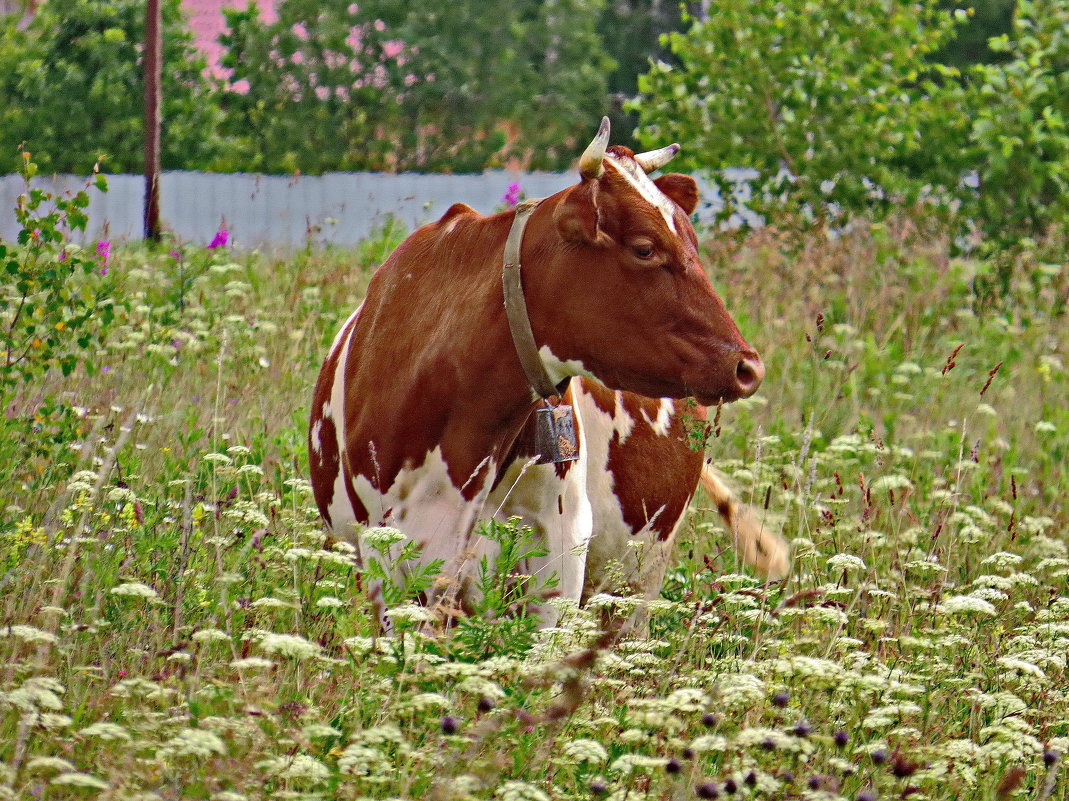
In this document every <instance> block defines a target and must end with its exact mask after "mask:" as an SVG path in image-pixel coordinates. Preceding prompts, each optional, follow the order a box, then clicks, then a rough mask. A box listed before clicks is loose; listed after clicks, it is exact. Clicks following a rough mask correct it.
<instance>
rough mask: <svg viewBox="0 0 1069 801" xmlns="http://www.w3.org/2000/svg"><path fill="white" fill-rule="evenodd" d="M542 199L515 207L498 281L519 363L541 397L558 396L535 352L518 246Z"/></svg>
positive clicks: (540, 359)
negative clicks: (500, 284) (502, 291)
mask: <svg viewBox="0 0 1069 801" xmlns="http://www.w3.org/2000/svg"><path fill="white" fill-rule="evenodd" d="M541 202H542V199H541V198H534V199H531V200H525V201H524V202H523V203H520V204H519V205H518V206H517V207H516V217H515V219H513V221H512V229H511V230H510V231H509V236H508V239H507V240H505V257H504V258H505V264H504V267H503V268H502V270H501V283H502V285H503V286H504V288H505V313H506V314H507V315H508V321H509V331H510V332H511V333H512V342H513V344H514V345H515V347H516V355H517V356H519V357H520V365H521V366H522V367H523V372H524V374H525V375H526V376H527V381H528V383H529V384H530V385H531V389H533V390H534V391H535V392H536V393H538V394H539V395H541V396H542V397H543V398H550V397H553V396H555V395H558V394H559V393H558V391H557V387H556V386H555V385H554V384H553V380H552V379H551V378H550V377H549V373H548V372H547V371H546V365H545V363H543V361H542V357H541V356H539V355H538V345H536V344H535V339H534V332H533V331H532V330H531V318H530V317H529V316H528V314H527V300H526V298H524V295H523V283H522V281H521V279H520V246H521V245H522V244H523V230H524V228H526V227H527V221H528V220H529V219H530V217H531V214H532V213H534V210H535V209H536V208H538V204H539V203H541Z"/></svg>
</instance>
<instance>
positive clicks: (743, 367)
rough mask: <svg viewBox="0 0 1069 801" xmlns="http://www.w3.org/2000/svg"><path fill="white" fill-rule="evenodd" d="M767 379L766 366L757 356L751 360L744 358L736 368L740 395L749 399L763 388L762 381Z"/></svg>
mask: <svg viewBox="0 0 1069 801" xmlns="http://www.w3.org/2000/svg"><path fill="white" fill-rule="evenodd" d="M764 377H765V366H764V365H763V364H762V363H761V359H759V358H757V357H756V356H755V357H753V358H750V357H748V356H743V357H742V358H741V359H740V360H739V364H738V366H737V367H736V368H735V381H736V383H737V384H738V388H739V393H740V394H741V395H742V397H744V398H748V397H750V396H751V395H753V394H754V393H755V392H757V388H758V387H760V386H761V380H762V379H763V378H764Z"/></svg>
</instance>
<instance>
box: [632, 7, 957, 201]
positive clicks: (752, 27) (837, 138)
mask: <svg viewBox="0 0 1069 801" xmlns="http://www.w3.org/2000/svg"><path fill="white" fill-rule="evenodd" d="M709 5H710V8H709V9H708V15H707V16H704V17H702V18H700V19H699V18H693V17H691V18H689V22H690V28H689V30H688V31H687V32H686V33H676V34H670V35H669V37H668V39H669V45H670V48H671V51H672V54H673V56H674V57H675V58H676V59H677V60H678V66H673V65H670V64H666V63H663V62H661V63H658V64H656V65H654V67H653V68H652V69H651V70H650V72H649V73H648V74H647V75H645V76H643V77H642V78H641V79H640V82H639V85H640V88H641V90H642V95H641V97H640V99H639V101H638V103H637V108H638V111H639V114H640V117H641V121H642V127H641V129H640V131H639V138H640V139H642V140H643V141H644V142H645V143H646V145H648V146H652V145H654V144H663V143H664V142H669V141H673V140H677V141H679V142H680V143H682V144H683V151H682V156H681V160H682V161H681V163H682V166H683V167H685V168H690V169H696V168H706V169H710V170H720V169H724V168H728V167H752V168H754V169H756V170H757V172H758V173H759V175H760V178H759V184H760V186H761V188H762V189H763V190H764V191H763V193H762V194H761V196H760V197H758V198H757V199H756V200H755V201H754V203H753V204H751V205H756V206H759V207H760V206H764V207H765V209H773V208H775V207H777V206H779V205H780V204H782V203H783V202H784V201H789V202H791V203H792V204H795V206H796V207H798V206H800V207H802V208H803V209H806V208H808V209H812V210H814V211H815V212H817V213H820V212H822V211H824V210H829V209H834V208H835V205H833V204H840V205H842V206H845V207H847V208H853V209H857V208H863V207H869V208H872V207H886V206H887V205H888V204H889V203H891V202H894V201H901V202H907V203H912V202H915V201H917V200H918V199H920V198H922V197H925V196H930V194H931V193H930V191H929V190H930V189H931V188H932V187H936V188H939V187H942V188H954V187H956V186H957V185H958V183H959V181H960V178H961V176H962V175H963V174H964V172H965V170H966V164H967V162H965V161H963V156H964V154H963V153H962V152H960V147H957V146H956V145H957V144H958V143H960V142H962V141H964V140H965V139H966V137H967V134H968V117H967V114H965V113H964V112H963V110H962V106H961V102H962V101H961V97H962V88H961V85H960V83H959V82H958V80H957V77H958V74H957V71H956V70H955V69H953V68H950V67H945V66H943V65H941V64H938V63H933V62H931V61H929V58H930V56H931V54H933V53H934V52H936V51H937V50H938V49H939V48H940V47H942V46H943V45H944V44H945V43H946V42H947V41H948V40H949V38H950V37H951V35H952V33H953V30H954V22H955V16H954V15H950V14H948V13H946V12H942V11H939V10H938V9H937V7H936V0H921V2H917V3H914V2H909V1H908V0H883V2H880V3H872V2H870V1H869V0H843V2H838V3H830V4H829V3H817V2H812V1H811V0H795V1H794V2H781V0H713V2H711V3H710V4H709ZM958 16H961V17H963V16H964V12H963V13H962V14H961V15H958Z"/></svg>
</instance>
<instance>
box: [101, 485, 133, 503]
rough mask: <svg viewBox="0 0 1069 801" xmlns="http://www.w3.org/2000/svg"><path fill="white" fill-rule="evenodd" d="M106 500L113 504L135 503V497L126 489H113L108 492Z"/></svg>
mask: <svg viewBox="0 0 1069 801" xmlns="http://www.w3.org/2000/svg"><path fill="white" fill-rule="evenodd" d="M106 499H107V500H109V501H112V502H114V503H135V502H136V501H137V495H135V494H134V493H133V491H132V490H129V489H127V488H126V487H114V488H113V489H111V490H109V491H108V494H107V498H106Z"/></svg>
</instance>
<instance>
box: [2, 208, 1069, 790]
mask: <svg viewBox="0 0 1069 801" xmlns="http://www.w3.org/2000/svg"><path fill="white" fill-rule="evenodd" d="M397 240H398V232H397V231H386V232H384V233H383V235H382V236H380V237H378V238H376V239H375V240H373V241H369V242H367V243H366V244H365V245H364V246H363V247H361V248H360V250H359V251H357V252H324V251H308V252H300V253H297V254H293V255H291V256H289V257H285V258H283V257H271V256H268V255H260V254H255V253H252V254H240V253H228V252H227V251H226V249H225V248H217V249H215V250H210V251H209V250H205V249H203V248H196V247H191V246H190V247H185V248H183V249H182V250H181V251H180V252H176V253H168V252H167V250H166V249H165V250H163V251H161V252H155V251H153V252H149V251H145V250H141V249H137V248H122V247H119V246H116V247H115V249H114V250H113V252H112V253H111V260H112V262H111V265H110V268H109V274H108V280H109V281H111V282H112V283H111V287H112V288H111V291H112V292H113V294H114V297H115V298H116V299H117V300H120V301H122V302H121V303H120V304H117V306H116V320H115V322H114V323H113V324H112V326H111V330H110V331H109V332H108V337H107V344H106V346H105V347H104V348H103V349H102V350H101V351H100V352H99V353H97V354H96V355H95V356H93V357H92V360H91V361H92V363H93V364H94V365H95V367H96V368H97V369H96V371H95V374H93V375H88V373H87V372H86V371H84V370H76V371H75V372H74V373H73V374H72V375H71V376H70V377H69V378H66V379H62V378H58V377H56V378H51V379H49V382H48V384H47V385H42V386H41V387H34V388H31V391H29V392H28V393H27V392H24V393H22V394H21V395H20V396H19V397H18V398H16V401H17V402H16V405H15V406H13V407H12V408H11V409H9V412H8V413H9V415H19V414H26V413H27V410H29V409H32V405H33V402H34V398H35V397H37V393H42V394H43V393H45V391H46V390H47V391H48V393H58V397H60V398H61V399H65V400H66V402H68V403H70V404H73V405H76V406H77V407H79V409H80V410H81V411H80V412H79V414H81V415H82V417H81V420H80V421H79V422H80V430H79V431H77V432H75V434H76V436H74V437H73V438H72V439H69V440H68V441H61V442H59V443H58V444H56V445H54V446H48V447H45V446H42V447H39V448H30V447H27V444H26V443H25V442H15V441H12V440H9V441H7V442H3V443H0V460H3V463H4V465H5V467H4V471H6V472H5V473H4V474H5V475H6V476H8V481H7V482H6V486H4V489H3V494H2V496H0V508H2V509H3V515H2V518H0V519H2V520H3V521H4V528H3V530H2V532H0V571H2V572H0V581H2V583H0V614H2V617H0V798H17V799H30V798H33V799H66V798H100V799H174V800H175V801H178V799H202V798H212V799H218V801H238V799H291V798H292V799H298V798H303V799H318V798H323V799H329V798H343V799H355V798H383V799H385V798H398V799H431V800H432V801H447V800H448V799H468V798H473V799H490V798H497V799H501V801H548V799H601V798H604V799H612V801H625V799H626V800H627V801H643V800H644V799H672V800H673V801H675V800H676V799H680V800H681V799H688V798H693V797H698V798H703V799H709V798H717V797H719V798H754V799H758V798H769V799H778V798H809V799H836V798H840V797H842V798H849V799H858V800H859V801H860V800H861V799H875V798H881V799H889V798H912V799H953V798H965V799H996V798H998V799H1001V798H1016V797H1020V798H1028V799H1046V798H1057V799H1065V798H1069V792H1067V790H1066V786H1067V779H1066V775H1067V771H1066V768H1065V761H1066V759H1065V758H1064V757H1063V755H1064V754H1065V753H1066V752H1067V751H1069V675H1067V663H1066V659H1067V657H1066V653H1067V650H1069V588H1067V577H1069V547H1067V542H1069V512H1067V509H1066V494H1067V490H1069V486H1067V481H1066V463H1067V460H1069V404H1067V402H1066V397H1067V395H1069V371H1067V360H1069V355H1067V351H1069V324H1067V321H1066V316H1065V304H1066V298H1067V294H1069V268H1067V265H1066V264H1065V263H1043V262H1041V261H1038V260H1036V259H1030V258H1022V259H1021V260H1020V263H1019V264H1018V265H1017V269H1016V275H1017V276H1018V278H1017V280H1016V282H1015V283H1014V284H1013V286H1012V287H1011V288H1010V291H1009V293H1008V294H1007V295H1005V296H1003V297H1001V298H1000V299H999V302H997V303H995V302H989V301H985V300H984V299H983V298H982V297H980V296H979V295H977V294H974V291H973V287H974V285H975V284H976V282H977V280H979V281H980V282H981V283H982V282H983V280H984V276H985V275H986V272H987V269H988V265H986V264H984V263H982V262H979V261H976V260H969V259H959V258H952V257H950V256H949V255H948V253H949V252H950V247H949V244H948V243H947V241H946V240H945V239H944V238H942V237H941V236H940V235H938V234H936V233H931V232H928V231H925V230H922V228H918V227H917V225H915V224H914V223H911V222H908V221H900V222H896V223H890V224H885V225H879V226H860V227H859V228H858V229H857V230H855V231H854V232H852V233H850V234H847V235H844V236H842V237H837V238H832V237H828V236H825V235H822V234H819V233H818V234H812V235H809V236H808V237H807V238H803V239H800V240H799V239H798V238H796V237H788V236H786V235H781V234H778V233H776V232H775V231H771V230H766V231H763V232H758V233H755V234H753V235H751V236H750V238H749V239H747V240H745V241H742V242H737V241H730V242H715V243H710V245H709V248H708V265H709V270H710V274H711V275H712V276H713V279H714V283H715V285H716V286H717V287H718V289H719V290H720V291H721V294H722V295H723V296H724V297H725V300H726V301H727V304H728V307H729V308H730V309H731V310H732V312H733V313H734V315H735V317H736V319H737V320H738V322H739V325H740V328H741V329H742V330H743V332H744V333H745V335H746V336H747V338H748V339H749V340H750V342H752V343H753V344H754V345H755V346H756V347H758V348H759V350H760V351H761V353H762V355H763V357H764V359H765V362H766V366H767V378H766V381H765V384H764V386H763V387H762V390H761V392H760V394H759V395H758V396H757V397H755V398H753V399H750V400H748V401H744V402H740V403H737V404H734V405H732V406H730V407H727V408H725V410H724V412H723V416H722V419H721V431H720V435H719V436H718V437H717V438H716V439H714V440H713V442H712V444H711V453H712V455H713V456H714V457H715V459H716V461H717V463H718V465H719V466H720V467H721V468H722V469H723V470H724V471H725V472H726V474H727V475H728V476H729V477H731V479H732V480H733V482H734V484H735V485H736V487H737V488H738V489H740V490H741V491H742V493H743V494H744V496H746V497H747V498H749V499H750V500H751V501H752V502H753V503H755V504H756V505H757V506H759V507H762V506H765V505H767V514H768V520H769V521H770V525H772V526H773V527H775V528H776V529H777V530H780V531H782V532H783V534H784V536H785V537H786V538H787V539H788V540H790V541H791V542H792V548H793V552H794V562H793V570H792V573H791V575H790V576H789V578H788V579H787V580H785V581H783V582H780V583H774V584H768V585H765V584H761V583H760V582H759V581H757V580H755V579H754V578H752V577H750V576H747V575H745V574H744V571H743V569H742V568H741V567H740V565H739V564H738V563H737V560H736V557H735V555H734V554H733V553H732V552H731V551H730V550H729V547H728V546H729V539H728V537H727V536H726V534H725V532H724V531H723V530H722V529H720V528H719V526H718V518H717V516H716V515H715V513H713V512H711V511H710V510H708V509H706V508H703V500H702V498H701V497H700V496H699V497H698V498H697V499H696V500H695V508H694V510H693V513H692V515H691V516H690V518H689V523H688V524H687V528H686V532H685V533H684V536H683V542H682V544H681V548H680V553H679V554H678V560H677V563H676V567H675V568H674V569H673V570H671V571H670V573H669V580H668V583H667V585H666V587H665V591H664V595H663V598H662V599H661V600H660V601H658V602H656V603H655V604H654V605H653V608H652V610H651V618H652V619H651V626H650V636H649V637H648V638H643V639H636V638H625V639H623V640H622V641H619V642H616V643H613V644H612V645H611V646H609V647H600V646H598V645H597V637H598V631H597V625H596V620H597V619H598V618H597V616H596V614H595V613H594V612H593V611H591V610H575V609H565V610H564V612H565V614H564V617H563V620H562V623H561V625H560V626H559V627H557V628H554V629H550V630H545V631H542V632H541V633H540V634H539V635H538V636H537V639H536V642H535V645H534V647H533V648H532V649H530V650H529V651H527V652H526V653H519V654H518V653H497V654H492V655H490V656H486V655H485V654H480V655H478V656H476V655H473V653H472V652H471V651H470V649H466V648H465V647H463V646H462V645H461V644H458V643H456V642H454V641H453V639H452V638H451V635H450V634H449V633H446V634H443V635H441V636H439V637H437V638H430V637H427V636H423V635H420V634H418V633H415V631H409V632H408V633H406V634H404V635H402V636H397V637H394V638H391V639H374V638H372V637H370V636H369V633H370V632H371V630H372V629H371V626H370V618H369V610H368V608H367V605H366V604H365V602H364V600H363V597H362V594H361V591H360V582H361V577H360V573H359V570H358V569H357V566H356V565H355V564H354V560H353V557H352V551H351V548H350V547H347V546H345V545H344V544H342V545H333V546H330V547H329V548H328V547H325V540H324V534H323V531H322V529H321V525H320V522H319V519H318V514H317V512H316V510H315V507H314V504H313V503H312V500H311V496H310V492H309V487H308V483H307V481H306V477H307V470H306V456H305V453H304V438H305V421H306V412H307V404H308V401H309V397H310V394H311V387H312V383H313V381H314V379H315V376H316V373H317V371H318V367H319V364H320V360H321V359H322V357H323V355H324V353H325V350H326V347H327V345H328V344H329V342H330V339H331V337H332V336H333V333H334V330H335V328H336V326H337V325H338V324H339V323H340V321H342V320H344V319H345V318H346V317H347V316H348V314H349V313H350V311H351V310H352V308H353V307H354V306H355V304H356V303H357V302H358V301H359V299H360V297H361V294H362V292H363V290H364V288H365V287H366V284H367V280H368V277H369V275H370V271H371V269H372V267H373V265H375V264H377V263H378V262H379V261H380V260H381V259H382V258H384V256H385V254H386V253H388V252H389V250H390V248H391V247H392V245H393V244H395V243H396V241H397ZM1000 365H1001V366H1000ZM996 367H997V368H998V369H997V370H996ZM46 433H47V432H46V431H45V429H44V428H43V429H42V437H44V435H45V434H46ZM607 603H617V604H618V605H619V606H621V607H627V606H628V604H629V603H630V602H628V601H627V600H620V601H618V602H609V601H607ZM416 617H418V612H417V611H414V610H413V609H412V608H411V607H405V608H402V609H401V610H400V612H399V613H398V615H397V617H396V618H395V619H396V620H397V621H399V622H400V623H401V628H405V626H404V621H406V620H411V619H413V618H416ZM411 628H413V629H414V628H415V627H414V626H413V627H411Z"/></svg>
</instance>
